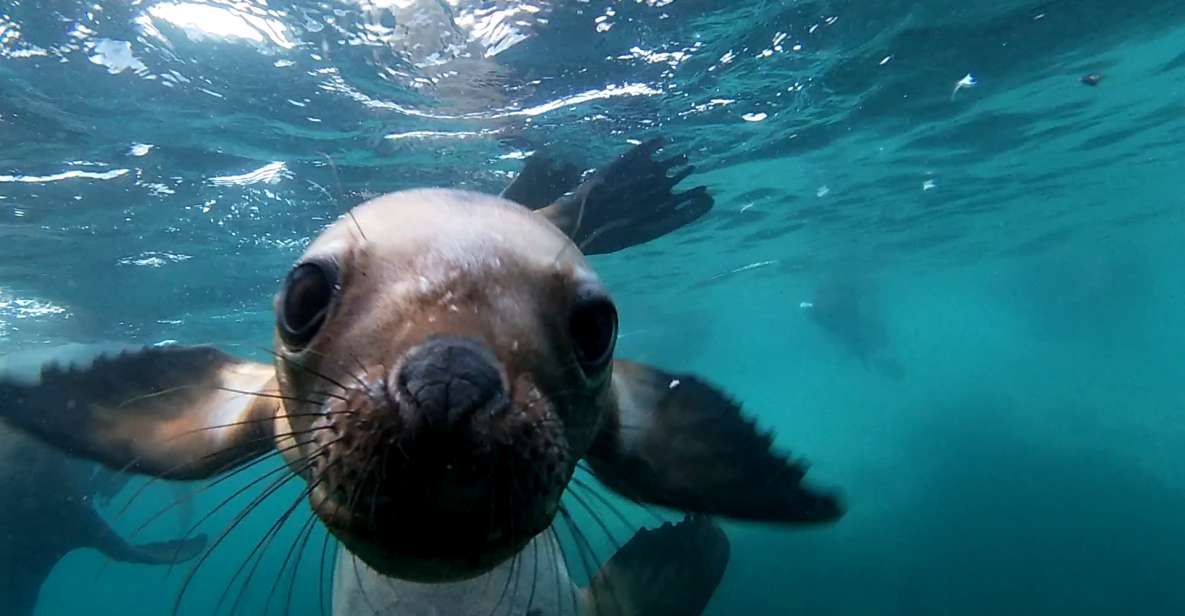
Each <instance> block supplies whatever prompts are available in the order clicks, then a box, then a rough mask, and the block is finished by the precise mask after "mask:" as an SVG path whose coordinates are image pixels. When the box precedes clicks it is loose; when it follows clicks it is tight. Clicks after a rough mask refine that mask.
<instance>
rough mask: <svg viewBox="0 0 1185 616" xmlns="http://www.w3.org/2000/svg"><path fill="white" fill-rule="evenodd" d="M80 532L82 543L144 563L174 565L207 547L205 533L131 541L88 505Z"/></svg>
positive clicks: (121, 558)
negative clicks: (153, 541) (138, 542)
mask: <svg viewBox="0 0 1185 616" xmlns="http://www.w3.org/2000/svg"><path fill="white" fill-rule="evenodd" d="M84 508H85V511H84V512H83V520H82V523H81V525H80V528H79V532H81V533H83V537H82V538H81V540H80V543H81V544H82V545H85V546H88V547H93V548H95V549H96V550H99V551H100V552H102V553H103V554H104V555H105V556H107V557H108V558H110V559H112V560H118V561H121V562H125V563H139V564H145V565H171V564H177V563H183V562H185V561H188V560H192V559H194V558H196V557H197V556H198V555H199V554H201V553H202V550H204V549H206V536H205V535H201V534H199V535H194V536H193V537H187V538H181V539H173V540H170V541H160V542H156V543H141V544H132V543H128V542H127V540H126V539H124V538H123V537H121V536H120V535H119V533H117V532H116V531H115V529H113V528H111V527H110V526H109V525H108V524H107V522H106V521H104V520H103V518H102V517H100V516H99V514H98V512H96V511H95V510H94V509H92V508H90V507H85V506H84Z"/></svg>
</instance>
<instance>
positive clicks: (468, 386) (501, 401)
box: [387, 336, 510, 434]
mask: <svg viewBox="0 0 1185 616" xmlns="http://www.w3.org/2000/svg"><path fill="white" fill-rule="evenodd" d="M494 362H495V360H494V359H493V357H492V355H491V354H490V353H489V351H487V350H486V348H485V346H484V345H482V344H481V343H480V342H478V341H476V340H473V339H471V338H461V337H455V336H434V337H432V338H429V339H428V340H427V341H425V342H423V343H422V344H420V345H419V346H416V347H415V348H413V349H411V350H410V351H409V352H408V353H407V355H406V357H405V359H404V360H403V362H401V363H400V365H399V366H397V367H396V368H395V370H394V371H393V374H392V375H391V377H390V378H389V379H388V380H387V383H388V388H392V389H394V390H395V391H392V392H390V394H389V395H391V396H392V398H394V399H395V400H397V401H399V402H401V403H402V404H401V405H400V406H401V409H400V410H401V411H402V412H404V413H409V414H413V415H416V416H417V417H406V418H405V420H406V423H408V424H417V423H422V424H423V425H424V428H425V429H427V430H428V431H431V432H433V433H437V434H455V433H457V432H458V431H464V430H465V429H466V428H467V427H468V425H469V423H470V422H471V421H472V420H473V418H474V415H476V414H479V413H480V414H482V415H483V419H488V418H492V417H496V416H497V415H499V414H501V413H504V412H506V410H507V408H508V407H509V404H510V401H509V399H508V398H507V396H506V388H505V387H504V386H503V384H502V375H501V374H499V372H498V369H497V368H496V367H495V363H494ZM417 419H418V421H417Z"/></svg>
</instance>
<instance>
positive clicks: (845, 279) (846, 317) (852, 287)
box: [799, 271, 905, 380]
mask: <svg viewBox="0 0 1185 616" xmlns="http://www.w3.org/2000/svg"><path fill="white" fill-rule="evenodd" d="M876 294H877V288H876V287H875V286H874V285H873V284H872V283H871V282H870V281H869V280H868V279H867V278H865V277H863V276H862V275H860V274H858V273H855V272H851V271H845V272H837V273H834V274H831V275H828V276H827V277H826V278H825V279H824V280H823V282H822V283H821V284H819V285H818V286H817V287H816V288H815V290H814V293H813V294H812V295H811V298H810V299H809V300H807V301H804V302H802V303H801V304H799V308H800V309H801V310H802V311H804V312H805V313H806V314H807V316H808V317H809V318H810V320H811V322H813V323H814V324H815V325H817V326H818V327H819V329H821V330H823V332H824V333H825V334H827V336H829V337H830V338H831V339H832V340H834V341H835V342H836V343H837V344H839V346H840V347H841V348H843V349H844V351H846V352H847V353H848V354H850V355H851V356H852V357H854V358H855V359H857V360H859V361H860V364H861V365H862V366H864V368H865V369H867V370H872V371H875V372H877V373H879V374H881V375H882V376H886V377H888V378H891V379H894V380H901V379H902V378H904V377H905V370H904V368H903V367H902V366H901V364H900V363H898V361H897V360H896V359H895V358H893V357H892V356H890V355H889V353H888V352H887V351H888V349H889V342H890V340H889V331H888V328H887V327H886V325H885V319H884V315H882V314H881V308H880V305H879V303H878V298H877V295H876Z"/></svg>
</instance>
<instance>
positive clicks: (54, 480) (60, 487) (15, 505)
mask: <svg viewBox="0 0 1185 616" xmlns="http://www.w3.org/2000/svg"><path fill="white" fill-rule="evenodd" d="M94 466H95V464H94V463H91V462H87V461H83V460H78V459H74V458H73V457H71V456H68V455H65V454H63V453H62V452H61V451H58V450H57V449H54V448H52V447H49V446H47V445H45V444H44V443H42V442H40V441H38V440H35V439H33V438H29V437H28V436H27V435H25V434H23V433H21V432H18V431H16V430H13V429H11V428H9V427H7V426H5V425H4V424H3V423H0V494H3V495H4V506H3V507H0V605H3V606H4V613H5V614H8V615H9V616H32V614H33V608H34V607H35V606H36V604H37V598H38V595H39V594H40V591H41V586H42V584H44V582H45V580H46V579H47V578H48V577H49V575H50V572H51V571H52V570H53V568H54V566H56V565H57V563H58V562H59V561H60V560H61V559H62V557H64V556H65V555H66V554H68V553H70V552H72V551H74V550H76V549H79V548H94V549H96V550H99V551H100V552H102V553H103V554H104V555H106V556H107V557H108V558H112V559H114V560H118V561H123V562H130V563H144V564H172V563H179V562H184V561H188V560H191V559H193V558H195V557H196V556H198V555H199V554H200V553H201V551H202V550H203V549H204V548H205V545H206V538H205V536H204V535H202V536H196V537H194V538H192V539H179V540H174V541H165V542H161V543H148V544H142V545H133V544H131V543H129V542H128V541H127V540H125V539H124V538H122V537H120V536H119V534H118V533H117V532H116V531H115V530H113V529H112V528H110V527H109V526H108V525H107V522H106V521H104V520H103V518H102V517H101V516H100V515H99V513H98V512H97V511H95V509H94V507H93V505H92V502H91V499H92V496H93V495H94V494H95V493H96V492H97V491H99V488H98V486H97V485H96V484H95V483H93V482H92V481H91V479H92V474H91V469H92V467H94Z"/></svg>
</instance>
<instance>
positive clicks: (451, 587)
mask: <svg viewBox="0 0 1185 616" xmlns="http://www.w3.org/2000/svg"><path fill="white" fill-rule="evenodd" d="M586 602H587V600H586V598H585V596H584V590H583V589H581V588H580V587H579V586H577V585H576V584H575V583H574V582H573V581H572V579H571V578H570V577H569V576H568V570H567V566H566V564H565V563H564V559H563V557H562V554H561V553H560V552H559V551H558V550H557V549H556V547H555V543H554V540H553V539H552V538H551V537H550V536H542V537H538V538H536V539H534V540H533V541H532V542H531V543H530V544H528V545H527V547H526V548H525V549H524V550H523V551H522V556H521V557H520V558H519V559H518V560H517V561H506V562H504V563H502V564H501V565H498V566H497V567H495V568H494V569H493V570H491V571H490V572H489V573H486V574H485V575H483V576H481V577H479V578H476V579H472V580H465V581H461V582H451V583H448V584H421V583H416V582H407V581H404V580H397V579H393V578H389V577H386V576H384V575H382V574H380V573H378V572H376V571H375V570H373V569H371V568H370V567H368V566H366V564H365V563H363V562H360V561H359V560H358V559H356V558H354V557H353V555H351V554H349V553H347V552H341V553H340V554H339V555H338V558H337V564H336V566H335V568H334V580H333V614H334V616H348V615H350V614H368V615H370V614H374V615H376V616H402V615H403V614H424V615H436V614H439V615H440V616H445V615H446V614H447V615H448V616H487V615H488V614H490V613H498V614H513V615H516V616H520V615H521V616H525V615H526V614H529V613H531V612H532V610H534V613H535V614H538V615H541V616H576V615H581V616H583V615H585V614H587V610H586V607H585V605H586ZM495 606H497V609H496V610H495V609H494V608H495Z"/></svg>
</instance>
